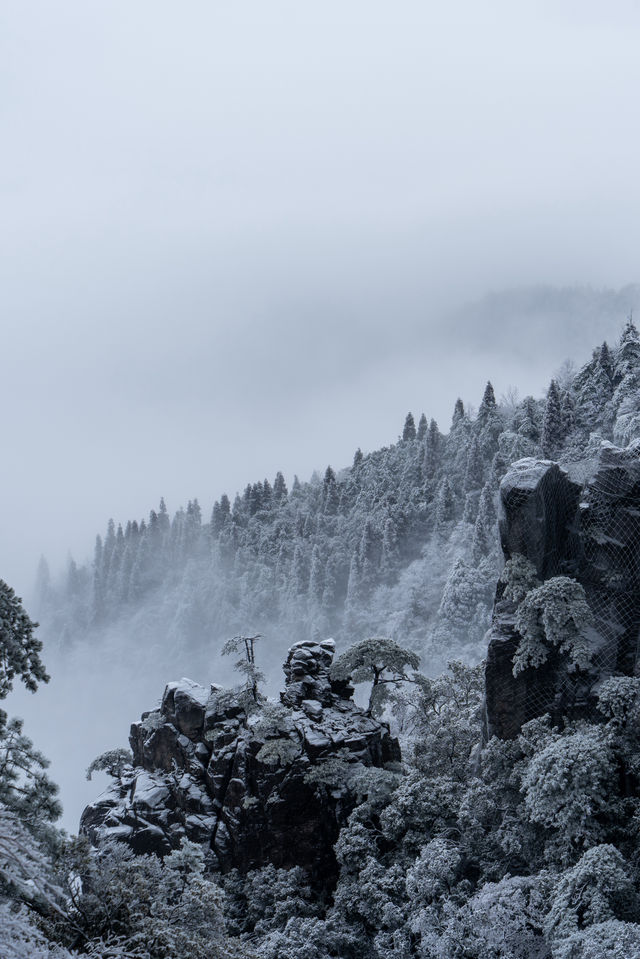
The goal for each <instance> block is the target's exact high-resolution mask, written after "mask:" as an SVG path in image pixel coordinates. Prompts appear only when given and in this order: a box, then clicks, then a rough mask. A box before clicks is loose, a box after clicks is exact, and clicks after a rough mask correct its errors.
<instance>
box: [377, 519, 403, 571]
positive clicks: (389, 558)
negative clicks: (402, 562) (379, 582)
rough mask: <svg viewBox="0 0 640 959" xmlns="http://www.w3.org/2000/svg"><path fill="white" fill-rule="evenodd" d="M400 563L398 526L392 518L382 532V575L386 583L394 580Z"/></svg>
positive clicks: (386, 521)
mask: <svg viewBox="0 0 640 959" xmlns="http://www.w3.org/2000/svg"><path fill="white" fill-rule="evenodd" d="M398 562H399V552H398V533H397V530H396V524H395V523H394V521H393V520H392V518H391V517H390V516H388V517H387V519H386V520H385V523H384V529H383V532H382V550H381V554H380V573H381V574H382V578H383V580H384V582H387V583H389V582H391V580H392V579H393V578H394V576H395V574H396V571H397V568H398Z"/></svg>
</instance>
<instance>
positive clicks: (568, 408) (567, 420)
mask: <svg viewBox="0 0 640 959" xmlns="http://www.w3.org/2000/svg"><path fill="white" fill-rule="evenodd" d="M561 412H562V434H563V436H564V437H567V436H569V435H570V434H571V433H573V430H574V429H575V425H576V404H575V403H574V400H573V396H572V395H571V392H570V391H569V390H565V391H564V392H563V394H562V404H561Z"/></svg>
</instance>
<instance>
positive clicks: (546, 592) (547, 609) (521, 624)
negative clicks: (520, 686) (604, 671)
mask: <svg viewBox="0 0 640 959" xmlns="http://www.w3.org/2000/svg"><path fill="white" fill-rule="evenodd" d="M593 622H594V620H593V614H592V612H591V610H590V609H589V606H588V604H587V600H586V597H585V592H584V587H583V586H582V585H581V584H580V583H578V582H577V581H576V580H575V579H571V578H570V577H569V576H555V577H554V578H553V579H548V580H547V581H546V582H545V583H543V584H542V586H538V587H537V588H536V589H533V590H531V591H530V592H528V593H527V595H526V596H525V597H524V599H523V600H522V602H521V603H520V606H519V607H518V610H517V613H516V620H515V625H516V629H517V630H518V632H519V633H520V635H521V637H522V639H521V641H520V643H519V644H518V648H517V650H516V653H515V656H514V657H513V675H514V676H517V675H518V674H519V673H521V672H522V671H523V670H524V669H526V668H527V667H528V666H533V667H534V668H535V667H537V666H540V665H542V663H545V662H546V661H547V659H548V658H549V652H550V650H551V649H552V648H554V647H555V648H556V649H557V650H559V651H560V652H562V653H565V654H566V655H567V657H568V659H569V661H570V662H571V664H572V665H573V666H575V667H577V668H579V669H587V667H588V666H589V663H590V657H591V643H590V641H589V631H590V630H592V629H593Z"/></svg>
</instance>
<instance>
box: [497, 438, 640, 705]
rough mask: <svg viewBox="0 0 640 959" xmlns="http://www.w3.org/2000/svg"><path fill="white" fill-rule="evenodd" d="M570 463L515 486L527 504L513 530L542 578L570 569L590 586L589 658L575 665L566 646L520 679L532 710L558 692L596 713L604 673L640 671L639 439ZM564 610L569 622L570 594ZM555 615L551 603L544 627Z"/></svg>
mask: <svg viewBox="0 0 640 959" xmlns="http://www.w3.org/2000/svg"><path fill="white" fill-rule="evenodd" d="M539 465H540V466H541V465H542V464H539ZM549 465H550V464H549ZM562 471H563V472H562V473H561V472H560V471H558V470H557V467H556V468H555V474H554V475H553V478H552V477H551V474H550V473H549V474H547V475H545V476H544V477H543V479H542V480H541V481H539V482H537V485H536V488H535V492H533V490H532V487H531V486H529V487H528V488H527V485H526V483H522V484H520V485H519V488H518V489H517V490H516V493H517V494H519V495H521V496H522V504H526V505H523V506H522V508H518V504H517V501H516V502H515V503H514V502H513V501H512V504H511V512H510V515H509V521H510V523H511V527H510V529H509V532H508V535H509V538H510V540H511V544H510V545H511V546H512V547H513V545H514V543H515V548H516V550H517V549H518V545H517V544H518V543H520V544H522V552H523V553H524V555H526V556H527V558H529V559H531V560H532V561H533V562H534V563H535V565H536V566H537V572H538V576H539V579H541V580H542V581H543V582H544V583H547V582H548V581H549V580H551V579H553V578H554V577H570V578H571V580H572V581H573V580H576V581H577V582H578V583H579V584H580V586H581V587H582V588H583V590H584V595H583V597H582V609H583V611H584V612H585V613H586V614H587V615H586V616H584V617H583V620H582V623H581V629H579V630H578V629H576V631H575V632H576V636H578V634H579V633H581V634H582V637H581V641H582V642H584V640H585V638H586V641H587V644H586V645H587V649H588V660H589V663H590V664H591V668H582V669H580V670H576V669H575V668H574V667H575V663H576V661H577V660H576V659H575V658H574V660H573V662H572V661H571V658H570V657H566V656H565V657H563V658H562V660H563V661H562V662H558V664H557V665H556V666H554V667H553V668H549V669H546V670H536V671H529V675H528V676H527V677H525V676H523V677H522V680H523V682H525V683H526V687H527V689H526V698H527V704H528V710H527V711H528V712H529V714H530V715H541V714H542V713H544V712H547V711H549V706H550V703H552V702H553V703H554V709H553V710H552V712H554V713H555V714H556V715H557V716H561V715H574V716H577V715H583V716H585V717H588V716H591V715H592V714H594V713H595V711H596V709H595V697H594V696H593V691H594V686H595V685H596V684H597V683H598V682H599V680H600V679H601V678H602V677H603V676H608V675H612V674H623V675H628V676H630V675H636V674H637V673H638V665H637V664H638V635H639V632H640V588H639V587H640V583H639V579H640V447H637V448H636V446H635V445H634V446H631V447H628V448H627V449H624V450H623V449H618V448H616V447H613V446H611V445H610V444H607V443H604V444H602V446H601V447H600V448H599V450H598V451H597V453H596V452H594V454H593V455H590V456H589V457H586V458H583V459H581V460H579V461H576V462H571V463H566V462H565V463H563V464H562ZM515 485H516V486H518V484H517V483H516V484H515ZM528 496H530V497H531V498H530V500H528V501H527V497H528ZM556 582H558V584H559V581H556ZM565 582H566V581H565ZM574 587H575V584H574ZM576 589H577V592H578V593H580V595H581V596H582V593H581V591H580V590H579V588H576ZM585 599H586V603H587V606H588V609H587V607H586V606H585V605H584V600H585ZM558 609H559V610H560V612H559V615H558V616H557V617H556V621H555V622H556V624H558V623H560V627H559V632H561V628H562V623H561V619H562V612H563V610H562V607H561V605H560V606H558V607H557V608H556V611H555V612H556V613H557V611H558ZM566 611H567V615H566V623H567V631H568V632H570V630H571V628H572V624H571V622H570V620H571V613H572V612H573V611H572V610H570V602H569V601H567V606H566ZM589 611H590V613H589ZM549 619H550V615H549V611H548V610H546V609H545V611H544V613H541V615H540V620H541V621H544V624H545V628H546V626H547V624H548V622H549ZM534 672H535V675H534Z"/></svg>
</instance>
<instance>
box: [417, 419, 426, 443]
mask: <svg viewBox="0 0 640 959" xmlns="http://www.w3.org/2000/svg"><path fill="white" fill-rule="evenodd" d="M427 429H428V425H427V417H426V416H425V415H424V413H422V414H421V416H420V419H419V420H418V432H417V435H416V439H418V440H419V441H420V442H422V440H424V438H425V436H426V435H427Z"/></svg>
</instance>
